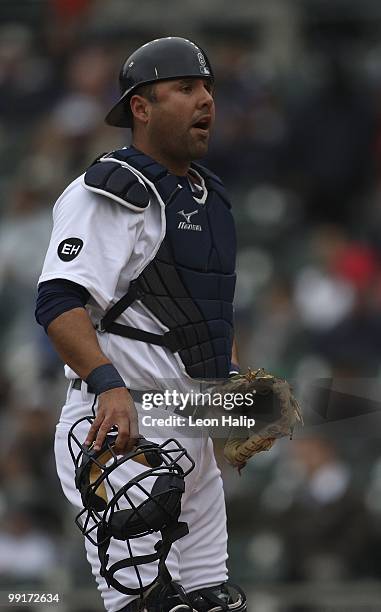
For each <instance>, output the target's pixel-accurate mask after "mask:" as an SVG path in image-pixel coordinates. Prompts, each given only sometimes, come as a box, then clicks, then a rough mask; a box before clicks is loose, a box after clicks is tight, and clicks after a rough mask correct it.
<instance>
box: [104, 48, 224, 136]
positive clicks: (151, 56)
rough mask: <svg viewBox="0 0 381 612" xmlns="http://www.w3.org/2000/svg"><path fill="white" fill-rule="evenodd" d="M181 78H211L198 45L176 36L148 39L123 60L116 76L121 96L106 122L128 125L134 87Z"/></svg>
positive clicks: (129, 124)
mask: <svg viewBox="0 0 381 612" xmlns="http://www.w3.org/2000/svg"><path fill="white" fill-rule="evenodd" d="M185 77H195V78H202V79H208V80H210V81H213V80H214V75H213V70H212V67H211V65H210V62H209V60H208V58H207V56H206V54H205V52H204V51H203V50H202V49H201V47H199V46H198V45H196V44H195V43H194V42H192V41H191V40H188V39H186V38H180V37H179V36H167V37H166V38H156V39H155V40H151V41H150V42H148V43H146V44H145V45H143V46H142V47H139V49H137V50H136V51H134V53H132V55H130V57H128V58H127V59H126V61H125V62H124V64H123V66H122V69H121V71H120V75H119V84H120V93H121V97H120V99H119V100H118V102H117V103H116V104H115V105H114V106H113V108H112V109H111V110H110V112H109V113H108V115H107V117H106V119H105V121H106V123H108V124H109V125H114V126H117V127H131V126H132V113H131V109H130V99H131V97H132V96H133V94H134V92H135V91H136V89H137V88H138V87H140V86H141V85H148V84H149V83H156V82H158V81H168V80H170V79H181V78H185Z"/></svg>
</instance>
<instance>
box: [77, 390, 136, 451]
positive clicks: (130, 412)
mask: <svg viewBox="0 0 381 612" xmlns="http://www.w3.org/2000/svg"><path fill="white" fill-rule="evenodd" d="M114 425H116V426H117V428H118V436H117V438H116V443H115V447H114V450H115V452H116V453H117V454H118V455H123V454H124V453H127V452H128V451H130V450H132V448H133V447H134V445H135V443H136V441H137V439H138V438H139V426H138V414H137V412H136V408H135V404H134V401H133V399H132V397H131V394H130V393H129V391H128V390H127V389H126V388H125V387H118V388H116V389H110V390H109V391H104V393H101V394H100V396H99V398H98V414H97V416H96V418H95V419H94V422H93V424H92V425H91V427H90V429H89V432H88V434H87V437H86V440H85V444H86V445H87V446H90V444H92V442H94V440H95V444H94V450H96V451H98V450H100V449H101V447H102V444H103V442H104V440H105V438H106V435H107V433H108V432H109V431H110V430H111V429H112V427H113V426H114Z"/></svg>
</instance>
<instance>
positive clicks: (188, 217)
mask: <svg viewBox="0 0 381 612" xmlns="http://www.w3.org/2000/svg"><path fill="white" fill-rule="evenodd" d="M197 213H198V210H193V211H192V212H189V213H186V212H184V211H183V210H179V212H178V213H177V214H178V215H182V216H183V217H184V219H185V221H186V222H187V223H191V217H193V215H196V214H197Z"/></svg>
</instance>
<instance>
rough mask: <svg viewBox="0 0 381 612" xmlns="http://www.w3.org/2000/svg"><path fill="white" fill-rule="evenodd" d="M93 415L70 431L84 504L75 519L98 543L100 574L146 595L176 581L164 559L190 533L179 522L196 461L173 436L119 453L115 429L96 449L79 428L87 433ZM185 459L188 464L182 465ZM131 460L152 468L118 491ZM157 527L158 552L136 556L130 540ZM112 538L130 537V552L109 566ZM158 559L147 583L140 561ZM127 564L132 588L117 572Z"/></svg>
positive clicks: (119, 587) (132, 592)
mask: <svg viewBox="0 0 381 612" xmlns="http://www.w3.org/2000/svg"><path fill="white" fill-rule="evenodd" d="M93 420H94V417H91V416H88V417H84V418H82V419H80V420H79V421H77V422H76V423H74V425H73V426H72V428H71V429H70V432H69V450H70V454H71V457H72V459H73V462H74V465H75V484H76V486H77V488H78V490H79V491H80V493H81V497H82V503H83V506H84V507H83V509H82V510H81V512H79V514H78V515H77V516H76V518H75V522H76V524H77V526H78V527H79V529H80V530H81V532H82V533H83V534H84V535H85V536H86V537H87V538H88V539H89V540H90V542H92V543H93V544H94V545H95V546H97V547H98V554H99V559H100V563H101V575H102V576H103V577H104V578H105V580H106V582H107V584H108V585H109V586H112V587H114V588H115V589H116V590H118V591H120V592H121V593H124V594H126V595H136V594H138V595H140V597H143V596H144V593H146V592H147V590H148V589H150V588H151V587H152V586H153V585H154V584H156V583H161V584H163V585H168V584H170V583H171V575H170V573H169V571H168V569H167V567H166V565H165V560H166V558H167V555H168V553H169V550H170V548H171V545H172V543H173V542H175V541H176V540H178V539H180V538H182V537H183V536H184V535H186V534H187V533H188V525H187V524H186V523H183V522H179V521H178V518H179V515H180V511H181V496H182V494H183V492H184V487H185V485H184V478H185V476H187V475H188V474H189V473H190V472H191V471H192V470H193V468H194V465H195V464H194V461H193V460H192V458H191V457H190V455H189V454H188V453H187V451H186V450H185V448H184V447H182V446H181V445H180V444H179V442H178V441H177V440H175V439H173V438H171V439H168V440H166V441H165V442H164V443H163V444H160V445H159V444H155V443H153V442H150V441H148V440H145V439H144V438H139V439H138V441H137V444H136V446H135V448H134V449H133V450H132V451H130V452H129V453H127V454H125V455H122V456H121V455H116V453H115V451H114V445H115V440H116V436H117V433H118V432H117V430H116V429H113V430H111V431H110V432H109V434H108V435H107V436H106V439H105V441H104V443H103V445H102V448H101V449H100V450H99V451H94V450H92V446H90V447H87V446H85V445H84V444H82V443H81V442H80V440H79V439H78V437H77V433H76V431H78V432H79V431H82V433H83V422H84V421H87V422H88V423H89V426H90V425H91V424H92V422H93ZM180 459H181V460H182V464H183V466H184V465H185V469H184V468H182V467H181V466H180V464H179V461H180ZM130 460H134V461H136V462H138V463H140V464H141V465H143V466H145V467H147V469H146V470H144V471H143V472H141V473H139V474H138V475H137V476H135V477H134V478H132V479H131V480H130V481H129V482H127V483H126V484H124V485H123V486H122V487H120V488H119V490H116V489H115V483H114V484H113V483H112V477H113V476H116V474H117V471H118V470H119V468H120V466H122V465H123V464H124V463H126V461H130ZM144 481H145V482H144ZM123 482H124V481H123ZM137 495H138V497H139V499H138V501H137V500H136V496H137ZM134 498H135V499H134ZM142 499H143V501H142ZM154 532H160V534H161V540H159V541H158V542H157V543H156V544H155V552H153V553H152V554H150V555H143V556H134V555H133V551H132V546H131V542H130V540H132V539H134V538H140V537H142V536H145V535H148V534H152V533H154ZM111 538H115V539H117V540H123V541H126V542H127V549H128V553H129V557H128V558H126V559H122V560H120V561H118V562H117V563H114V564H113V565H111V566H110V567H107V564H108V561H109V555H108V554H107V551H108V547H109V545H110V542H111ZM154 561H158V562H159V563H158V574H157V576H156V578H155V579H154V580H153V581H152V582H151V583H150V584H148V585H143V582H142V579H141V576H140V573H139V569H138V566H139V565H143V564H145V563H152V562H154ZM127 567H134V569H135V574H136V577H137V581H138V584H139V587H138V588H135V587H134V588H132V587H127V586H125V585H124V584H121V583H120V582H119V581H118V580H117V579H116V578H115V575H114V574H115V573H116V572H118V571H119V570H121V569H123V568H127Z"/></svg>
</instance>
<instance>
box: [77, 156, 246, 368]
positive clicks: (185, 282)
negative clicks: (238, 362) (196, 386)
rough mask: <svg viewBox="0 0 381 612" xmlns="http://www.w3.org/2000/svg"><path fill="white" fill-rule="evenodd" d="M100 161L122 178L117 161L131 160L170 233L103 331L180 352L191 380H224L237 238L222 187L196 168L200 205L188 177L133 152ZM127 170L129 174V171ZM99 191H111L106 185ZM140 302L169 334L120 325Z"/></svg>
mask: <svg viewBox="0 0 381 612" xmlns="http://www.w3.org/2000/svg"><path fill="white" fill-rule="evenodd" d="M102 159H103V160H105V161H98V162H97V163H96V164H95V166H98V168H99V164H101V166H103V168H105V167H111V166H110V164H116V167H117V170H116V172H117V173H119V175H120V174H121V170H122V168H123V166H121V165H120V162H122V163H123V162H126V163H128V164H129V165H130V166H131V167H132V168H135V169H136V170H137V171H138V172H139V173H141V174H142V175H143V177H145V178H146V179H148V181H150V183H151V184H153V186H154V188H155V189H156V190H157V192H158V193H159V195H160V197H161V199H162V200H163V202H164V203H165V216H166V234H165V237H164V239H163V241H162V243H161V245H160V247H159V250H158V252H157V254H156V256H155V258H154V259H153V260H152V261H151V262H150V263H149V264H148V265H147V266H146V268H145V269H144V270H143V272H142V273H141V274H140V276H139V277H138V278H137V279H136V280H134V281H132V282H131V283H130V287H129V290H128V292H127V294H126V295H124V296H123V297H122V298H121V299H120V300H119V301H118V302H117V303H116V304H115V305H114V306H112V307H111V308H110V309H109V310H108V311H107V312H106V314H105V316H104V317H103V319H102V321H101V323H100V326H99V329H100V331H108V332H110V333H114V334H118V335H121V336H125V337H127V338H133V339H135V340H140V341H144V342H149V343H152V344H157V345H160V346H165V347H167V348H168V349H170V350H171V351H172V352H173V353H178V355H179V356H180V359H181V361H182V363H183V364H184V367H185V370H186V372H187V374H188V375H189V376H190V377H191V378H201V379H210V378H225V377H227V376H228V374H229V368H230V361H231V349H232V341H233V296H234V287H235V273H234V269H235V256H236V237H235V229H234V222H233V218H232V215H231V212H230V203H229V200H228V197H227V193H226V191H225V189H224V186H223V184H222V183H221V181H220V179H219V178H218V177H217V176H215V175H214V174H212V173H211V172H209V171H208V170H207V169H206V168H204V167H202V166H199V165H198V164H193V165H192V166H193V168H194V169H196V170H197V171H198V172H199V174H200V175H201V176H202V177H203V179H204V181H205V186H206V189H207V192H208V195H207V199H206V201H205V203H204V204H202V203H199V202H198V201H197V199H195V198H194V197H193V195H192V191H191V188H190V186H189V183H188V181H187V179H184V178H182V177H177V176H175V175H173V174H169V173H168V171H167V169H166V168H164V167H163V166H161V165H160V164H158V163H157V162H155V161H154V160H153V159H152V158H150V157H148V156H147V155H145V154H143V153H141V152H139V151H137V149H135V148H134V147H130V148H127V149H121V150H120V151H114V152H113V153H110V154H109V155H108V156H106V157H103V158H102ZM108 159H109V160H110V161H108ZM106 160H107V161H106ZM92 168H94V166H92ZM123 170H124V171H125V172H126V173H128V174H129V175H131V172H130V171H129V170H128V169H127V168H123ZM90 171H91V168H90ZM90 171H88V172H90ZM97 171H98V170H97V169H95V171H94V170H93V174H94V175H96V173H97ZM101 174H102V173H101ZM109 174H110V173H109V172H108V175H109ZM98 175H99V171H98ZM85 181H86V179H85ZM98 183H99V181H98ZM98 186H99V185H98ZM102 187H103V189H105V190H106V191H107V186H105V185H103V186H102ZM140 187H142V186H141V185H140ZM129 189H130V190H131V187H130V186H129ZM94 190H95V189H94ZM98 191H99V190H98ZM114 196H115V192H114ZM136 299H139V300H140V301H141V303H142V304H144V306H145V307H146V308H147V309H148V310H149V311H150V312H151V313H152V314H153V315H154V316H155V317H156V319H158V320H159V321H160V322H161V323H162V324H164V325H165V326H166V327H167V328H168V331H167V332H166V333H164V334H162V335H160V334H153V333H150V332H146V331H144V330H140V329H135V328H132V327H129V326H126V325H121V324H119V323H115V320H116V319H117V318H118V317H119V316H120V314H121V313H122V312H124V310H125V309H126V308H128V306H129V305H130V304H132V302H133V301H135V300H136Z"/></svg>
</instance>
